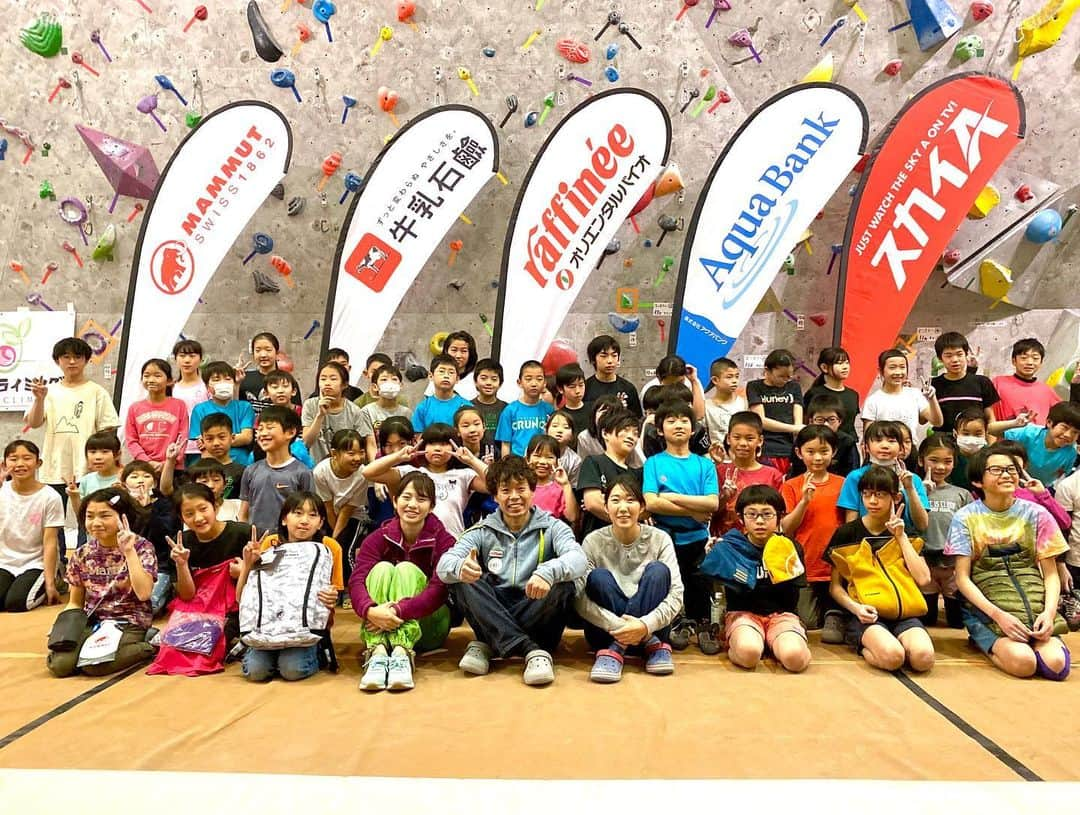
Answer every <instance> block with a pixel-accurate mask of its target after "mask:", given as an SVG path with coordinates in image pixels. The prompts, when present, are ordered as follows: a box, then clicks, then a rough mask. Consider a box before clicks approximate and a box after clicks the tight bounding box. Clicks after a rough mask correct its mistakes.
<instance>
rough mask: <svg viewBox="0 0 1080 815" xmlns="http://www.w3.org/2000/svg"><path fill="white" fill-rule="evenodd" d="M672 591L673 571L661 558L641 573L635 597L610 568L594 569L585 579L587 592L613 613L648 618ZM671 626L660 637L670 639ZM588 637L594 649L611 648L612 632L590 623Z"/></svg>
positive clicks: (586, 632) (586, 634) (661, 632)
mask: <svg viewBox="0 0 1080 815" xmlns="http://www.w3.org/2000/svg"><path fill="white" fill-rule="evenodd" d="M670 590H671V572H670V571H669V570H668V567H667V566H665V565H664V564H663V563H661V562H660V561H656V560H654V561H653V562H652V563H650V564H649V565H648V566H646V567H645V569H644V570H643V571H642V572H641V580H640V581H639V582H638V589H637V593H636V594H635V595H634V596H633V597H627V596H626V595H625V594H623V591H622V589H621V588H619V584H618V583H617V582H616V581H615V576H614V575H613V574H612V573H611V572H610V571H608V570H607V569H593V570H592V571H591V572H589V577H588V579H587V580H586V581H585V595H586V596H587V597H588V598H589V599H590V600H592V601H593V602H594V603H596V604H597V605H598V606H600V607H601V608H606V609H607V610H608V611H610V612H611V613H612V614H616V615H618V616H620V617H621V616H622V615H624V614H629V615H630V616H631V617H644V616H645V615H646V614H648V613H649V612H650V611H652V610H654V609H655V608H656V607H657V606H658V605H660V603H661V602H662V601H663V599H664V598H665V597H667V595H668V592H669V591H670ZM670 630H671V627H670V626H668V627H666V628H662V629H660V630H659V631H657V632H656V636H657V637H659V638H660V639H661V640H663V641H664V642H667V639H668V633H669V632H670ZM585 639H586V640H588V641H589V645H591V646H592V647H593V648H594V649H596V650H598V651H599V650H600V649H601V648H609V647H610V646H611V641H612V640H611V635H610V634H609V633H608V632H607V631H604V630H603V629H601V628H598V627H597V626H595V625H593V624H592V623H590V622H586V623H585Z"/></svg>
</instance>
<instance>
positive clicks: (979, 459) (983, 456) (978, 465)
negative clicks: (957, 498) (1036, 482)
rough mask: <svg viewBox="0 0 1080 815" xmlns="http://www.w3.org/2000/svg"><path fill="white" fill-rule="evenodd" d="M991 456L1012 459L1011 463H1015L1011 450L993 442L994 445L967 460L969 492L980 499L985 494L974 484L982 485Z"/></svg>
mask: <svg viewBox="0 0 1080 815" xmlns="http://www.w3.org/2000/svg"><path fill="white" fill-rule="evenodd" d="M991 456H1006V457H1008V458H1010V459H1012V461H1013V463H1014V464H1015V463H1016V458H1015V456H1014V453H1013V450H1011V449H1009V448H1008V447H1005V448H1003V447H1002V446H1001V442H995V443H994V444H991V445H988V446H986V447H984V448H983V449H982V450H980V451H979V452H977V453H976V454H975V455H973V456H972V457H971V458H969V459H968V468H967V474H968V481H970V482H971V490H972V492H974V493H975V494H976V495H978V496H979V497H980V498H984V497H985V496H986V493H985V492H983V489H982V487H980V486H978V484H976V483H975V482H976V481H978V482H979V483H980V484H981V483H982V480H983V476H985V475H986V465H987V463H988V462H989V461H990V457H991Z"/></svg>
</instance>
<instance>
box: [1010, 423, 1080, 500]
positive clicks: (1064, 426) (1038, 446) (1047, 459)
mask: <svg viewBox="0 0 1080 815" xmlns="http://www.w3.org/2000/svg"><path fill="white" fill-rule="evenodd" d="M1005 438H1007V439H1009V440H1010V441H1018V442H1020V443H1021V444H1022V445H1024V449H1025V450H1027V454H1028V455H1027V458H1028V462H1027V469H1028V473H1030V474H1031V476H1032V477H1033V478H1037V479H1039V480H1040V481H1041V482H1042V483H1043V484H1045V485H1046V486H1047V487H1052V486H1053V484H1054V482H1055V481H1057V480H1058V479H1059V478H1061V477H1062V476H1064V475H1067V474H1068V473H1069V471H1070V470H1071V469H1072V466H1073V464H1074V463H1075V462H1076V440H1077V439H1078V438H1080V405H1076V404H1074V403H1073V402H1058V403H1057V404H1056V405H1054V406H1053V407H1052V408H1050V412H1049V413H1048V414H1047V416H1046V427H1039V426H1038V425H1031V424H1029V425H1027V426H1026V427H1014V428H1012V429H1010V430H1006V431H1005Z"/></svg>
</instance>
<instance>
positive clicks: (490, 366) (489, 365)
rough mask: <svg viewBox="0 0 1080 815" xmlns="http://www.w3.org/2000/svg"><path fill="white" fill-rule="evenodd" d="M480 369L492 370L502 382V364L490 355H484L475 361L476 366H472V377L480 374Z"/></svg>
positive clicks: (503, 377) (503, 378)
mask: <svg viewBox="0 0 1080 815" xmlns="http://www.w3.org/2000/svg"><path fill="white" fill-rule="evenodd" d="M481 371H494V372H495V373H496V374H497V375H498V377H499V382H503V381H504V380H505V379H506V377H505V376H503V366H502V365H500V364H499V362H498V361H497V360H494V359H492V358H491V357H485V358H484V359H482V360H480V361H479V362H477V363H476V367H475V368H473V379H475V378H476V377H478V376H480V372H481Z"/></svg>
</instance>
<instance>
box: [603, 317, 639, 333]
mask: <svg viewBox="0 0 1080 815" xmlns="http://www.w3.org/2000/svg"><path fill="white" fill-rule="evenodd" d="M607 319H608V322H609V323H611V327H612V328H614V329H615V330H616V331H618V332H619V333H620V334H632V333H633V332H635V331H637V330H638V327H639V326H640V325H641V318H640V317H637V316H633V317H627V316H625V315H623V314H619V312H617V311H609V312H608V316H607Z"/></svg>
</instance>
